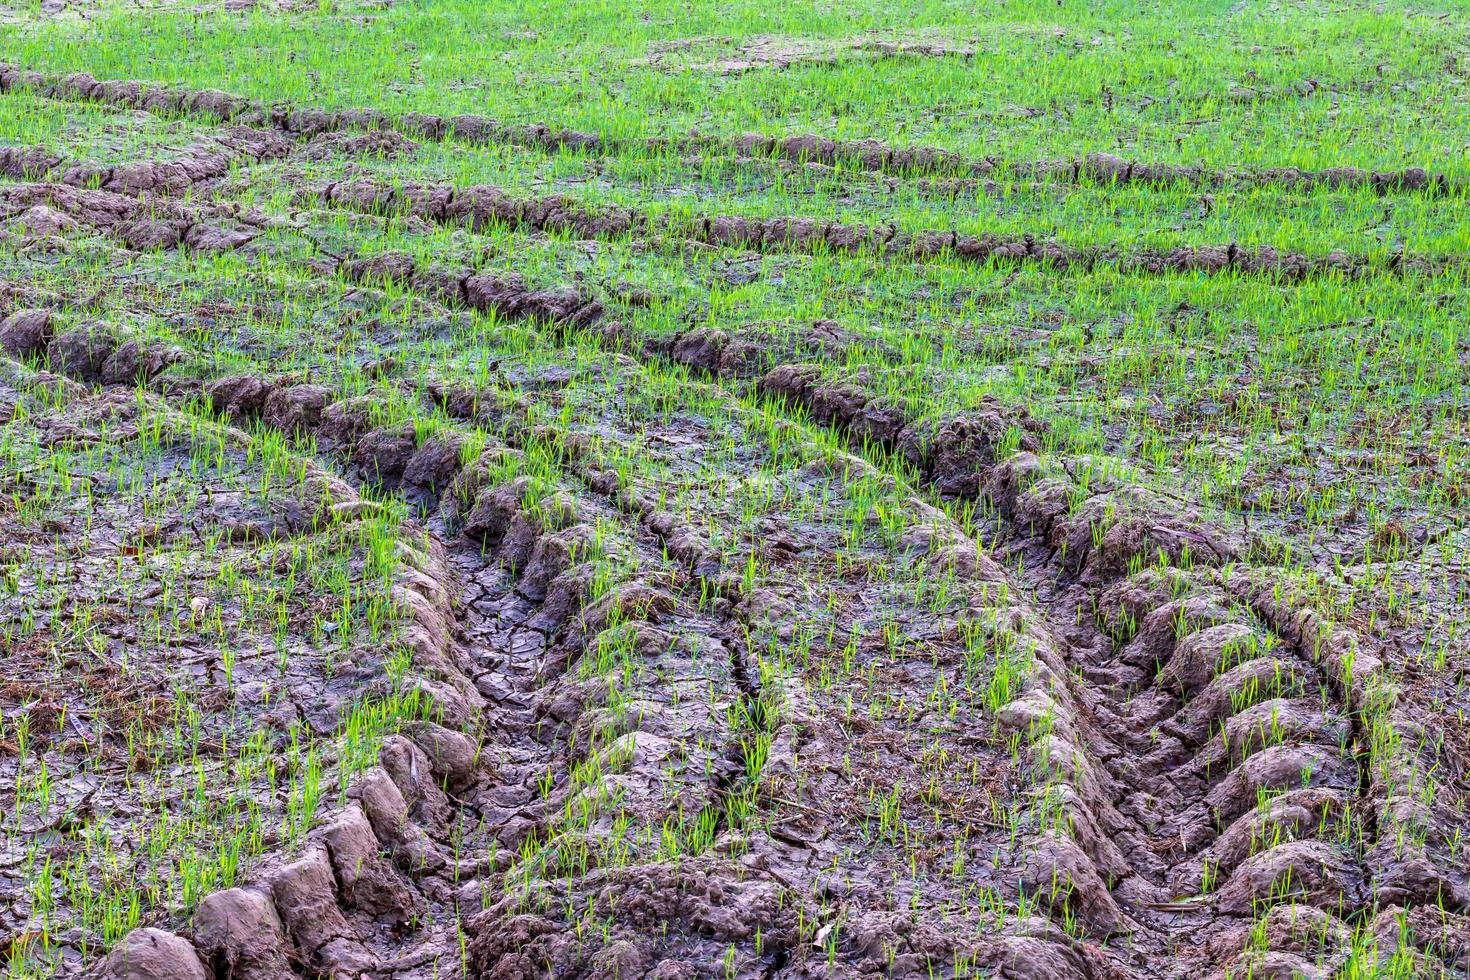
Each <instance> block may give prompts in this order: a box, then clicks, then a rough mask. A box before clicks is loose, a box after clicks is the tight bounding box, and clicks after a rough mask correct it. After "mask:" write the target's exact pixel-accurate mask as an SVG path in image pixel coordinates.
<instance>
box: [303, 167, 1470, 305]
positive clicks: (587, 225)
mask: <svg viewBox="0 0 1470 980" xmlns="http://www.w3.org/2000/svg"><path fill="white" fill-rule="evenodd" d="M315 196H316V197H317V199H319V200H320V201H322V202H323V203H327V204H332V205H336V206H339V207H347V208H351V209H353V210H358V211H363V212H366V213H372V214H385V215H392V214H406V215H410V216H413V217H416V218H421V219H424V220H427V221H433V222H437V223H439V224H462V225H466V226H468V227H470V228H473V229H476V230H480V229H483V228H486V227H489V226H491V225H494V224H499V225H504V226H506V227H510V228H514V229H522V230H531V231H541V232H547V233H558V234H571V235H576V236H578V237H581V238H589V239H616V238H621V237H624V236H628V235H654V236H660V237H666V238H674V239H681V238H682V239H688V240H690V241H693V242H697V243H699V244H702V245H709V246H713V247H717V248H741V249H748V250H751V251H756V252H763V253H777V254H780V253H795V254H822V253H828V252H830V253H836V254H848V255H852V254H870V255H878V256H884V257H890V258H896V259H900V260H908V261H916V262H928V261H941V260H957V261H962V262H969V263H974V264H977V265H984V264H986V263H994V264H996V265H1038V266H1042V267H1045V268H1050V269H1056V270H1058V271H1067V270H1078V271H1082V272H1087V271H1090V270H1092V269H1093V268H1095V267H1098V266H1105V267H1113V268H1117V269H1119V270H1121V271H1123V272H1129V273H1138V274H1150V275H1158V274H1168V273H1197V274H1204V275H1243V276H1263V277H1268V278H1273V279H1277V280H1279V281H1283V282H1301V281H1304V280H1309V279H1313V278H1317V277H1321V276H1330V275H1339V276H1347V277H1359V276H1368V275H1372V274H1379V273H1388V274H1394V275H1411V274H1412V275H1435V274H1437V273H1439V272H1443V271H1446V270H1449V269H1460V268H1462V267H1463V263H1462V262H1461V261H1459V260H1456V259H1448V258H1431V257H1427V256H1418V255H1407V254H1404V253H1397V254H1395V255H1393V256H1391V257H1390V258H1389V260H1388V261H1387V262H1380V261H1377V260H1374V259H1369V258H1366V257H1363V256H1354V255H1349V254H1348V253H1346V252H1344V251H1341V250H1337V251H1333V252H1331V253H1329V254H1328V255H1326V256H1317V255H1309V254H1306V253H1302V252H1292V251H1280V250H1278V249H1276V248H1274V247H1272V246H1267V245H1262V246H1241V245H1237V244H1234V243H1230V244H1214V245H1183V246H1179V247H1176V248H1171V249H1159V250H1154V249H1137V250H1129V249H1121V248H1117V247H1113V246H1075V245H1066V244H1063V243H1060V242H1057V241H1054V240H1046V239H1036V238H1033V237H1031V236H1019V237H1018V236H999V235H993V234H989V233H987V234H984V235H959V234H956V233H954V232H951V231H918V232H913V233H908V232H901V231H899V230H898V229H896V228H895V227H893V226H891V225H865V224H858V223H848V222H841V221H829V220H826V219H819V218H802V217H777V218H766V219H760V218H746V217H742V216H737V215H707V216H702V217H696V218H694V219H692V220H691V221H687V222H686V221H658V220H654V219H650V218H649V216H648V215H646V214H644V213H643V212H641V211H639V210H638V209H636V208H628V207H620V206H616V205H598V206H592V205H586V204H582V203H580V202H578V201H576V200H575V199H572V198H569V197H566V196H563V195H551V196H547V197H540V198H515V197H512V196H510V195H508V194H506V193H505V192H504V191H503V190H501V189H500V188H497V187H492V186H488V185H481V186H473V187H465V188H456V187H451V186H447V185H429V186H415V185H403V186H400V185H390V184H387V183H383V182H379V181H374V180H371V179H367V178H360V179H357V180H351V181H344V182H341V183H335V184H331V185H328V186H327V187H325V188H322V189H321V190H319V191H317V192H316V194H315Z"/></svg>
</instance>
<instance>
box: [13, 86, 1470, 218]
mask: <svg viewBox="0 0 1470 980" xmlns="http://www.w3.org/2000/svg"><path fill="white" fill-rule="evenodd" d="M12 90H28V91H34V92H37V93H40V94H44V95H47V96H50V97H53V98H62V99H80V100H86V101H93V102H101V103H105V104H110V105H116V106H120V107H126V108H132V109H142V110H146V111H149V112H155V113H163V114H187V115H197V116H208V117H213V118H218V119H222V120H225V121H239V122H244V123H248V124H250V125H271V126H275V127H277V128H278V129H281V130H283V131H284V132H287V133H291V134H294V135H303V136H313V135H318V134H320V133H324V132H335V131H340V130H344V129H361V130H366V129H386V128H393V129H397V130H400V131H402V132H404V133H406V134H409V135H413V136H420V137H424V138H428V139H454V140H457V141H461V142H465V143H471V144H492V143H501V144H508V145H512V146H522V147H527V148H531V149H538V150H544V151H548V152H562V151H572V152H581V153H596V154H608V153H623V152H647V153H658V152H676V153H679V154H682V155H691V154H699V155H703V154H733V155H735V156H738V157H745V158H751V159H777V160H782V161H786V162H789V163H794V164H807V163H815V164H821V165H824V166H829V167H843V168H848V169H854V170H862V171H868V172H873V173H883V174H892V175H896V176H910V175H935V174H938V175H952V176H959V177H980V178H985V177H1010V178H1015V179H1020V180H1062V181H1068V182H1073V183H1080V182H1082V181H1084V180H1085V181H1091V182H1095V183H1100V184H1109V183H1114V184H1130V183H1137V184H1145V185H1148V186H1158V187H1168V186H1187V187H1217V186H1222V185H1231V184H1235V185H1246V186H1279V187H1286V188H1292V189H1300V190H1303V191H1312V190H1314V189H1317V188H1328V189H1339V188H1346V189H1355V188H1368V189H1371V190H1373V191H1374V192H1376V193H1379V194H1385V195H1387V194H1397V193H1426V194H1448V193H1456V194H1458V193H1461V192H1462V190H1463V187H1462V186H1461V185H1460V184H1458V183H1456V182H1454V181H1452V180H1451V179H1450V178H1449V177H1448V176H1446V175H1445V174H1441V173H1432V172H1430V171H1427V170H1425V169H1424V168H1422V167H1408V168H1405V169H1402V170H1365V169H1362V168H1357V167H1337V168H1329V169H1324V170H1304V169H1300V168H1296V167H1280V168H1266V169H1256V170H1242V169H1225V170H1217V169H1213V168H1209V167H1203V166H1191V165H1184V164H1167V163H1157V162H1149V161H1139V160H1127V159H1124V158H1121V157H1118V156H1114V155H1112V154H1108V153H1090V154H1086V155H1083V156H1079V157H1076V158H1073V159H1053V160H1036V161H1008V160H1003V159H998V158H996V157H981V158H972V157H966V156H963V155H960V154H956V153H954V152H952V151H950V150H945V149H942V148H939V147H932V146H915V147H901V146H895V145H893V144H890V143H887V142H884V141H881V140H875V139H859V140H845V139H832V138H829V137H825V136H822V135H820V134H815V133H800V134H793V135H789V136H768V135H762V134H758V133H747V134H744V135H742V136H738V137H721V136H698V135H693V136H684V137H678V138H674V139H669V138H663V137H653V138H648V139H633V140H628V139H623V140H618V139H609V138H606V137H603V136H600V135H599V134H597V133H589V132H583V131H578V130H572V129H557V128H555V127H551V126H547V125H545V124H541V123H529V124H528V123H505V122H501V121H498V120H496V119H493V118H490V117H486V116H478V115H457V116H449V117H445V116H438V115H432V114H422V113H404V114H402V115H399V116H396V117H395V116H391V115H389V114H387V113H384V112H382V111H380V110H377V109H347V110H339V111H330V110H323V109H314V108H306V107H293V106H283V105H272V106H267V105H264V104H261V103H257V102H254V101H252V100H249V99H246V98H243V97H240V96H235V95H229V94H227V93H224V92H219V91H215V90H201V91H189V90H185V89H179V88H172V87H168V86H162V85H155V84H152V83H148V82H139V81H125V80H124V81H98V80H97V79H96V78H94V77H93V76H91V75H89V74H87V73H85V72H78V73H72V74H64V75H43V74H41V73H38V72H33V71H26V70H23V69H21V68H18V67H15V66H0V91H12Z"/></svg>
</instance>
